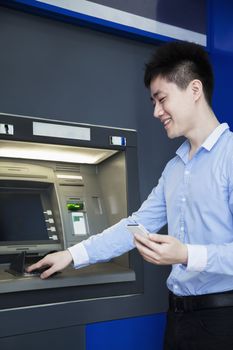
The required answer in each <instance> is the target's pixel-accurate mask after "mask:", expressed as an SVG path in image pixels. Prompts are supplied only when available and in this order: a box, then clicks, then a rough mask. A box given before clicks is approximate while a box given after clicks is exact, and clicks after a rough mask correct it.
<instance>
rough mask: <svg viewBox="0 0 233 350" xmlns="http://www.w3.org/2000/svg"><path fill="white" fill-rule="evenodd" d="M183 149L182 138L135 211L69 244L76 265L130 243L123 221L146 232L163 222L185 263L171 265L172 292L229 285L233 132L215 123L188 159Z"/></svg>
mask: <svg viewBox="0 0 233 350" xmlns="http://www.w3.org/2000/svg"><path fill="white" fill-rule="evenodd" d="M189 150H190V144H189V142H188V140H187V141H185V142H184V143H183V144H182V145H181V146H180V148H179V149H178V150H177V152H176V156H175V157H174V158H173V159H171V160H170V161H169V162H168V164H167V165H166V167H165V169H164V171H163V173H162V176H161V178H160V180H159V182H158V185H157V186H156V187H155V188H154V189H153V190H152V192H151V194H150V195H149V197H148V198H147V200H146V201H145V202H144V203H143V204H142V206H141V207H140V209H139V210H138V211H137V212H135V213H133V214H132V215H131V216H130V217H128V218H126V219H123V220H121V221H120V222H119V223H117V224H116V225H114V226H112V227H110V228H108V229H106V230H105V231H103V232H102V233H100V234H98V235H94V236H92V237H90V238H89V239H88V240H86V241H83V242H82V243H81V244H80V243H79V244H77V245H76V246H74V247H71V248H69V250H70V252H71V254H72V256H73V260H74V265H75V267H76V268H79V267H82V266H85V265H88V264H92V263H96V262H100V261H107V260H110V259H111V258H112V257H114V256H119V255H121V254H123V253H124V252H126V251H129V250H130V249H133V248H134V247H135V245H134V240H133V236H132V234H131V233H130V232H129V231H128V229H127V227H126V225H127V224H128V223H133V222H137V223H140V224H142V225H143V226H144V227H145V228H146V229H147V230H148V231H149V232H151V233H153V232H157V231H159V229H160V228H162V227H163V226H164V225H165V224H168V234H169V235H171V236H174V237H176V238H178V239H179V240H180V241H181V242H183V243H185V244H187V247H188V265H187V266H186V265H182V264H175V265H173V266H172V270H171V273H170V276H169V277H168V280H167V286H168V288H169V289H170V290H171V291H172V292H173V293H175V294H176V295H198V294H208V293H215V292H222V291H227V290H233V215H232V214H233V133H232V132H231V131H230V130H229V127H228V125H227V124H226V123H224V124H221V125H219V126H218V127H217V128H216V129H215V130H214V131H213V132H212V133H211V135H209V137H208V138H207V139H206V140H205V142H204V143H203V144H202V146H201V147H200V148H199V149H198V150H197V152H196V153H195V154H194V156H193V158H192V159H191V160H189Z"/></svg>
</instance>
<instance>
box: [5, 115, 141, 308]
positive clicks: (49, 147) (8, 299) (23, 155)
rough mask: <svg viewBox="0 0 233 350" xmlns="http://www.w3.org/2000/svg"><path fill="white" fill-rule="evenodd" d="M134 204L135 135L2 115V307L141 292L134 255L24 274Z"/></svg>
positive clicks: (137, 260) (138, 261) (136, 197)
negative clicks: (44, 275)
mask: <svg viewBox="0 0 233 350" xmlns="http://www.w3.org/2000/svg"><path fill="white" fill-rule="evenodd" d="M138 206H139V194H138V169H137V134H136V131H135V130H128V129H118V128H110V127H103V126H94V125H85V124H77V123H68V122H61V121H55V120H49V119H40V118H32V117H24V116H19V115H7V114H0V309H1V310H8V309H11V308H19V307H20V308H24V307H30V306H36V305H45V304H46V305H48V304H54V303H55V304H56V303H60V302H71V301H77V300H87V299H90V300H91V299H96V298H104V297H111V296H118V295H127V294H137V293H140V292H142V289H143V274H142V270H143V268H142V260H141V258H140V257H139V255H138V254H137V252H136V251H135V250H133V251H131V252H129V253H126V254H124V255H123V256H121V257H118V258H115V259H113V260H112V261H109V262H107V263H99V264H95V265H92V266H88V267H84V268H82V269H78V270H75V269H74V268H73V267H72V266H70V267H68V268H67V269H65V270H64V271H62V272H61V273H57V274H56V275H55V276H53V277H51V278H49V279H47V280H41V279H40V278H39V277H38V276H37V275H33V274H27V273H25V270H24V268H25V266H26V265H27V264H31V263H33V262H35V261H37V260H39V259H40V258H41V257H43V256H44V255H46V254H48V253H50V252H54V251H59V250H63V249H66V248H67V247H70V246H72V245H74V244H76V243H78V242H81V241H82V240H83V239H86V238H88V237H89V236H91V235H95V234H97V233H99V232H102V231H103V230H104V229H105V228H107V227H109V226H110V225H113V224H115V223H116V222H118V221H119V220H120V219H121V218H123V217H125V216H127V215H129V214H131V213H132V212H133V211H134V210H136V209H137V208H138Z"/></svg>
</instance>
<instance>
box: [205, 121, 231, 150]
mask: <svg viewBox="0 0 233 350" xmlns="http://www.w3.org/2000/svg"><path fill="white" fill-rule="evenodd" d="M226 129H229V125H228V124H227V123H223V124H220V125H219V126H217V128H215V129H214V131H212V133H211V134H210V135H209V136H208V137H207V139H206V140H205V141H204V142H203V144H202V145H201V147H203V148H205V149H207V151H210V150H211V148H212V147H213V146H214V145H215V143H216V142H217V141H218V139H219V138H220V136H221V135H222V134H223V133H224V131H225V130H226Z"/></svg>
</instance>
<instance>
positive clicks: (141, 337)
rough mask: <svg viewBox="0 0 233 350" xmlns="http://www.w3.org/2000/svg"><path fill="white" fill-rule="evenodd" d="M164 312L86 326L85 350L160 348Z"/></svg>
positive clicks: (159, 349) (160, 349)
mask: <svg viewBox="0 0 233 350" xmlns="http://www.w3.org/2000/svg"><path fill="white" fill-rule="evenodd" d="M165 323H166V314H165V313H161V314H156V315H151V316H144V317H135V318H130V319H124V320H117V321H110V322H101V323H94V324H91V325H88V326H87V328H86V350H100V349H101V350H110V349H111V350H142V349H146V350H162V348H163V335H164V329H165Z"/></svg>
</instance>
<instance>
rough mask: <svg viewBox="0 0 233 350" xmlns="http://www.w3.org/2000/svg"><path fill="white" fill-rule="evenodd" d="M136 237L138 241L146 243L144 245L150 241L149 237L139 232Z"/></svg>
mask: <svg viewBox="0 0 233 350" xmlns="http://www.w3.org/2000/svg"><path fill="white" fill-rule="evenodd" d="M134 239H135V241H137V242H139V243H141V244H144V245H148V243H149V242H150V241H149V239H148V238H147V237H144V236H142V235H139V234H137V233H135V235H134Z"/></svg>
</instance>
